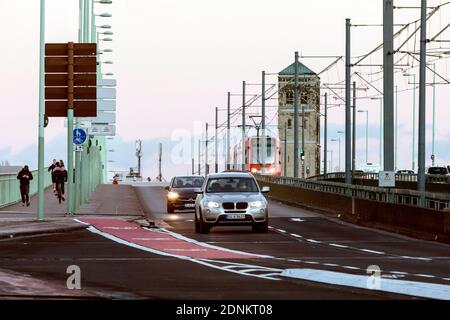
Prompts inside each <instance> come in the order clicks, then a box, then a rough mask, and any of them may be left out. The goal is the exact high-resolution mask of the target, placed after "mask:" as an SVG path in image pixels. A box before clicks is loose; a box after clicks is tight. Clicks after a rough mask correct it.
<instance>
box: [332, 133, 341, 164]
mask: <svg viewBox="0 0 450 320" xmlns="http://www.w3.org/2000/svg"><path fill="white" fill-rule="evenodd" d="M331 141H333V142H338V143H339V149H338V165H339V172H341V136H339V138H337V139H331Z"/></svg>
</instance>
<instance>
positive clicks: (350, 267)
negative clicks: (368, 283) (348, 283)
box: [342, 266, 360, 270]
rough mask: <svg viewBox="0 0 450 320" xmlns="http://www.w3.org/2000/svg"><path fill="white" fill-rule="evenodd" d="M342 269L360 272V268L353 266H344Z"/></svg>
mask: <svg viewBox="0 0 450 320" xmlns="http://www.w3.org/2000/svg"><path fill="white" fill-rule="evenodd" d="M342 268H344V269H350V270H359V269H360V268H358V267H352V266H343V267H342Z"/></svg>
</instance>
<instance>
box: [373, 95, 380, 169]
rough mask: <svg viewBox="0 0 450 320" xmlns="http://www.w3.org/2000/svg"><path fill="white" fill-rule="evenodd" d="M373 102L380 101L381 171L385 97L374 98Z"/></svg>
mask: <svg viewBox="0 0 450 320" xmlns="http://www.w3.org/2000/svg"><path fill="white" fill-rule="evenodd" d="M370 99H371V100H379V101H380V142H379V148H380V150H379V164H380V170H381V168H382V167H383V165H382V163H383V97H373V98H370Z"/></svg>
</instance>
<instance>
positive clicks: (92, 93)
mask: <svg viewBox="0 0 450 320" xmlns="http://www.w3.org/2000/svg"><path fill="white" fill-rule="evenodd" d="M73 91H74V92H73V95H74V96H73V98H74V99H75V100H95V99H97V88H96V87H74V88H73ZM68 94H69V91H68V89H67V87H46V88H45V99H46V100H65V99H67V97H68Z"/></svg>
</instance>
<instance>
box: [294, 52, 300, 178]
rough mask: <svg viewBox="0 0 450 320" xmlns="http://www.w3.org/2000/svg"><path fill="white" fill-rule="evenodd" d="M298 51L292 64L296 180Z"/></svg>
mask: <svg viewBox="0 0 450 320" xmlns="http://www.w3.org/2000/svg"><path fill="white" fill-rule="evenodd" d="M298 91H299V90H298V51H295V62H294V177H295V178H298V96H299V95H298V93H299V92H298Z"/></svg>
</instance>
